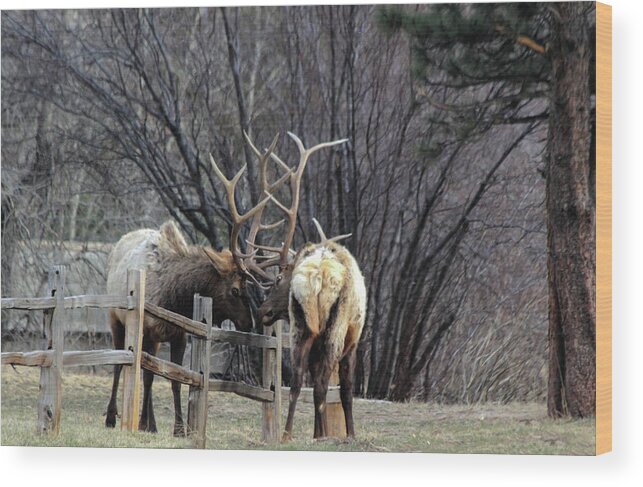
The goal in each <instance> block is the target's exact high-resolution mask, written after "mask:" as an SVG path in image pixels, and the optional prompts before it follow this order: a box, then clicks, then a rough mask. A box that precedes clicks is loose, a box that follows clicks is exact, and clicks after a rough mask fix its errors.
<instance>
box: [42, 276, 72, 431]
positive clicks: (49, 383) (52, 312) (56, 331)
mask: <svg viewBox="0 0 643 487" xmlns="http://www.w3.org/2000/svg"><path fill="white" fill-rule="evenodd" d="M47 289H48V292H49V296H53V297H55V298H56V307H55V308H54V309H49V310H47V311H46V312H45V319H44V328H45V337H46V338H47V350H53V352H54V357H53V362H52V364H51V366H49V367H41V368H40V393H39V397H38V426H37V428H38V432H39V433H40V434H51V435H57V434H58V433H59V432H60V410H61V405H62V368H63V345H64V340H65V330H64V324H65V268H64V267H63V266H61V265H56V266H53V267H52V268H51V270H50V271H49V279H48V286H47Z"/></svg>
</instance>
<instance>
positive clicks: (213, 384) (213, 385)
mask: <svg viewBox="0 0 643 487" xmlns="http://www.w3.org/2000/svg"><path fill="white" fill-rule="evenodd" d="M208 390H209V391H210V392H215V391H217V392H233V393H234V394H237V395H239V396H242V397H246V398H248V399H254V400H255V401H260V402H272V401H274V400H275V393H274V392H273V391H271V390H270V389H264V388H263V387H257V386H251V385H250V384H244V383H243V382H233V381H230V380H221V379H210V380H209V381H208Z"/></svg>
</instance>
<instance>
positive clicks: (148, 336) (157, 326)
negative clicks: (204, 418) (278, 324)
mask: <svg viewBox="0 0 643 487" xmlns="http://www.w3.org/2000/svg"><path fill="white" fill-rule="evenodd" d="M276 142H277V137H275V139H274V141H273V143H272V145H271V146H270V148H269V149H268V150H267V151H266V152H265V153H263V154H262V153H259V152H258V151H256V148H254V145H252V143H251V142H250V140H249V139H248V143H250V145H251V146H252V147H253V149H254V150H255V151H256V152H257V155H258V156H259V164H260V174H261V175H262V181H261V188H262V190H263V191H264V192H265V193H266V194H267V195H269V194H270V193H271V192H272V191H275V190H276V189H277V188H278V187H279V186H280V185H281V184H282V183H284V182H285V181H287V180H288V178H289V177H290V174H289V173H287V174H286V175H284V176H283V177H282V178H280V179H279V180H278V181H277V182H275V183H273V184H268V182H267V179H266V178H265V166H266V163H267V160H268V157H269V155H270V153H271V152H272V151H273V150H274V148H275V145H276ZM211 162H212V169H213V171H214V172H215V174H216V175H217V177H218V178H219V179H220V180H221V182H222V183H223V185H224V186H225V189H226V193H227V197H228V198H227V199H228V204H229V207H230V215H231V218H232V222H233V225H232V230H231V235H230V249H225V250H223V251H221V252H217V251H216V250H214V249H212V248H210V247H207V246H200V245H188V244H187V243H186V241H185V239H184V237H183V235H182V234H181V232H180V230H179V229H178V228H177V226H176V225H175V224H174V223H173V222H171V221H169V222H166V223H164V224H163V225H162V226H161V228H160V229H159V230H154V229H143V230H136V231H133V232H130V233H128V234H126V235H124V236H123V237H122V238H121V239H120V240H119V242H118V243H117V244H116V246H115V247H114V249H113V250H112V252H111V254H110V257H109V260H108V271H107V272H108V273H107V292H108V293H110V294H118V295H124V294H126V282H127V270H128V269H145V270H146V271H147V283H146V293H145V299H146V301H147V302H150V303H152V304H156V305H158V306H161V307H163V308H166V309H169V310H170V311H174V312H176V313H179V314H181V315H183V316H186V317H189V318H191V317H192V305H193V296H194V294H195V293H199V294H201V295H203V296H210V297H212V298H213V310H212V312H213V320H214V322H215V324H220V323H221V322H222V321H223V320H225V319H229V320H232V321H233V322H234V324H235V326H236V327H237V328H238V329H239V330H242V331H249V330H250V329H251V328H252V326H253V316H252V312H251V309H250V302H249V299H248V294H247V292H246V281H247V280H251V281H253V282H256V283H258V278H259V279H262V280H263V281H264V282H265V280H266V278H267V277H268V276H267V274H266V273H265V272H264V271H263V270H262V269H261V268H260V267H259V266H258V265H257V262H256V261H255V258H254V257H255V256H254V254H249V255H248V254H244V253H242V252H241V251H240V249H239V242H238V239H239V233H240V230H241V227H242V226H243V225H244V223H246V222H248V221H250V220H252V226H251V229H250V233H249V240H250V243H254V239H255V237H256V235H257V233H258V232H259V231H260V230H264V229H266V228H271V227H273V226H274V225H262V224H261V214H262V212H263V209H264V208H265V206H266V204H267V203H268V202H269V201H270V198H269V196H266V197H265V198H264V199H263V200H262V201H261V202H259V203H258V204H257V205H256V206H255V207H254V208H252V209H250V210H249V211H248V212H246V213H245V214H243V215H241V214H239V212H238V210H237V206H236V203H235V188H236V185H237V183H238V181H239V179H240V178H241V176H242V175H243V173H244V170H245V166H244V167H243V168H242V169H241V170H240V171H239V172H238V173H237V174H236V175H235V176H234V177H233V178H232V179H231V180H228V179H226V177H225V176H224V175H223V173H222V172H221V170H220V169H219V168H218V167H217V164H216V162H215V161H214V159H212V160H211ZM124 323H125V311H123V310H118V309H112V310H110V311H109V324H110V328H111V331H112V340H113V343H114V348H117V349H118V348H120V349H122V348H123V346H124V337H125V328H124ZM143 329H144V335H143V349H144V351H146V352H147V353H149V354H151V355H156V353H157V352H158V350H159V346H160V344H161V342H169V343H170V359H171V361H172V362H174V363H179V364H180V363H182V361H183V354H184V351H185V345H186V337H185V333H183V332H182V331H181V330H180V329H178V328H176V327H174V326H172V325H170V324H168V323H166V322H165V321H163V320H161V319H157V318H154V317H152V316H147V315H146V317H145V321H144V328H143ZM121 368H122V366H120V365H117V366H115V367H114V382H113V387H112V395H111V398H110V402H109V405H108V407H107V418H106V420H105V424H106V426H107V427H114V426H115V424H116V416H117V406H116V393H117V390H118V382H119V377H120V372H121ZM153 380H154V374H153V373H152V372H149V371H147V370H146V371H145V372H144V376H143V384H144V393H143V407H142V412H141V419H140V422H139V429H141V430H144V431H150V432H155V431H156V430H157V428H156V421H155V418H154V409H153V406H152V392H151V388H152V382H153ZM180 386H181V385H180V383H178V382H172V393H173V396H174V412H175V417H174V434H175V435H177V436H182V435H184V433H185V428H184V424H183V418H182V413H181V395H180Z"/></svg>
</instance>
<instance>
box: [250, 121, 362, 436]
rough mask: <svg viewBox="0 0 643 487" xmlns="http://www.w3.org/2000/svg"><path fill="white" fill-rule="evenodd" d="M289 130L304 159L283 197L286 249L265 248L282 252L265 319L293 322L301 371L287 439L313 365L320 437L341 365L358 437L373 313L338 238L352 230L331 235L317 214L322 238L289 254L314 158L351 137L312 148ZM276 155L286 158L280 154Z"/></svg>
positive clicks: (348, 414)
mask: <svg viewBox="0 0 643 487" xmlns="http://www.w3.org/2000/svg"><path fill="white" fill-rule="evenodd" d="M289 135H290V136H291V137H292V138H293V140H294V141H295V142H296V143H297V146H298V148H299V152H300V162H299V166H298V168H297V170H296V171H295V172H294V173H293V174H292V176H291V206H290V208H287V207H285V206H284V205H282V204H281V203H279V202H278V201H276V200H275V203H276V204H277V206H279V207H280V208H281V209H282V210H283V211H284V212H285V213H286V215H287V216H288V222H289V225H288V231H287V237H286V239H285V241H284V243H283V245H282V247H281V248H271V249H268V248H266V247H263V248H264V250H270V251H273V252H275V253H276V254H277V256H276V257H275V258H274V261H273V262H274V263H275V264H278V265H279V273H278V275H277V277H276V279H275V282H274V285H273V287H272V290H271V292H270V294H269V295H268V298H267V299H266V301H264V303H263V304H262V305H261V307H260V309H259V318H260V320H261V323H262V324H263V325H264V326H270V325H272V324H273V323H274V322H275V321H276V320H278V319H288V320H289V322H290V336H291V355H292V367H293V377H292V383H291V388H290V402H289V406H288V418H287V420H286V428H285V432H284V441H287V440H289V439H290V438H291V437H292V428H293V421H294V415H295V409H296V406H297V399H298V397H299V393H300V391H301V387H302V384H303V378H304V374H305V372H306V370H309V371H310V375H311V379H312V381H313V398H314V403H315V427H314V437H315V438H322V437H325V436H327V431H328V426H327V420H326V395H327V392H328V382H329V380H330V376H331V374H332V372H333V370H334V369H335V367H337V365H338V364H339V379H340V396H341V401H342V407H343V409H344V416H345V419H346V434H347V436H349V437H353V436H354V435H355V426H354V422H353V376H354V368H355V354H356V349H357V343H358V342H359V338H360V336H361V333H362V328H363V327H364V320H365V317H366V287H365V285H364V278H363V276H362V273H361V271H360V269H359V266H358V264H357V262H356V261H355V259H354V257H353V256H352V255H351V254H350V252H349V251H348V250H347V249H345V248H344V247H342V246H341V245H339V244H338V243H336V242H337V240H340V239H342V238H346V237H348V236H349V235H341V236H338V237H334V238H332V239H328V238H326V236H325V234H324V232H323V230H322V229H321V226H320V225H319V223H318V222H317V220H313V221H314V223H315V226H316V227H317V230H318V232H319V235H320V237H321V242H319V243H307V244H305V245H304V246H303V247H302V248H301V249H300V251H299V252H298V253H297V254H296V256H295V258H294V259H293V260H292V261H291V260H289V251H290V245H291V243H292V240H293V236H294V231H295V223H296V217H297V209H298V204H299V188H300V182H301V177H302V175H303V171H304V168H305V165H306V162H307V160H308V157H309V156H310V154H312V152H314V151H315V150H317V149H319V148H321V147H326V146H329V145H334V144H336V143H341V142H343V141H336V142H329V143H326V144H320V145H319V146H315V147H313V148H312V149H308V150H307V149H305V148H304V146H303V144H302V143H301V141H300V140H299V139H298V138H297V137H296V136H294V135H293V134H289ZM272 157H273V158H274V159H278V158H277V157H276V156H275V155H273V156H272ZM279 162H280V163H281V164H284V163H283V162H282V161H280V160H279ZM286 167H287V166H286ZM273 199H274V198H273Z"/></svg>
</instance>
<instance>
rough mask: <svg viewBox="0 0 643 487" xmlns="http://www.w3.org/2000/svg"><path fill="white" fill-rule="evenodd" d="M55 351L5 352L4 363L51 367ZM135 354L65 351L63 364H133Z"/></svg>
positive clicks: (104, 351)
mask: <svg viewBox="0 0 643 487" xmlns="http://www.w3.org/2000/svg"><path fill="white" fill-rule="evenodd" d="M53 357H54V352H53V351H51V350H37V351H34V352H5V353H3V354H2V365H22V366H27V367H49V366H51V364H52V363H53ZM133 362H134V354H133V353H132V352H130V351H129V350H87V351H81V352H75V351H74V352H63V365H64V366H65V367H73V366H80V365H88V366H94V365H132V363H133Z"/></svg>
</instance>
